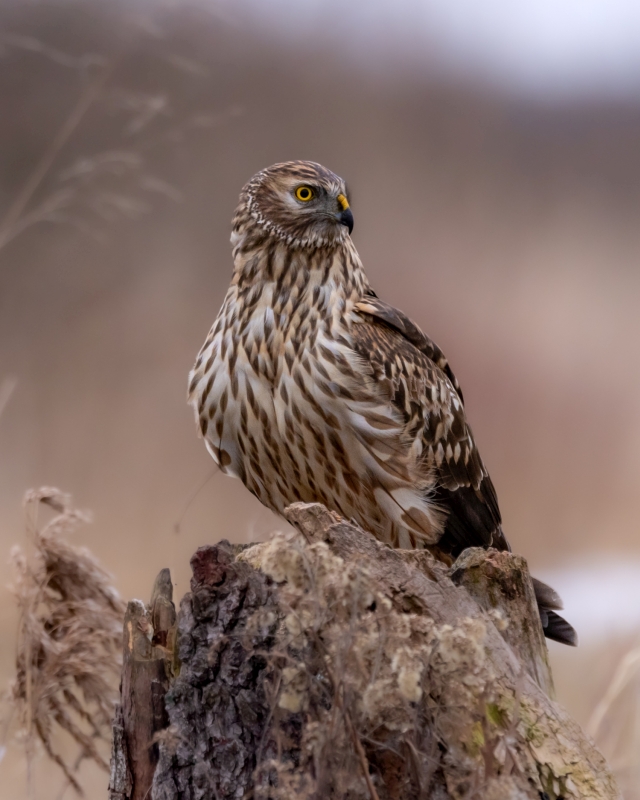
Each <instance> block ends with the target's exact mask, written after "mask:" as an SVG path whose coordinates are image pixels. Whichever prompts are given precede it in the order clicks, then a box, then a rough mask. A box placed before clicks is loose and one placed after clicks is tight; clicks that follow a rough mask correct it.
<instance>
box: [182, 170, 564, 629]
mask: <svg viewBox="0 0 640 800" xmlns="http://www.w3.org/2000/svg"><path fill="white" fill-rule="evenodd" d="M352 229H353V214H352V211H351V208H350V205H349V198H348V192H347V188H346V185H345V183H344V181H343V180H342V179H341V178H339V177H338V176H337V175H335V174H334V173H333V172H331V171H329V170H328V169H326V168H325V167H323V166H321V165H320V164H316V163H314V162H310V161H291V162H287V163H284V164H276V165H274V166H272V167H269V168H267V169H265V170H262V171H261V172H259V173H258V174H257V175H255V176H254V177H253V178H252V179H251V180H250V181H249V182H248V183H247V184H246V186H245V187H244V188H243V190H242V192H241V194H240V203H239V205H238V207H237V210H236V213H235V216H234V218H233V232H232V234H231V243H232V247H233V260H234V270H233V278H232V281H231V285H230V287H229V289H228V291H227V294H226V297H225V299H224V303H223V304H222V308H221V309H220V313H219V314H218V317H217V319H216V320H215V322H214V324H213V327H212V328H211V331H210V332H209V335H208V336H207V339H206V341H205V343H204V345H203V346H202V349H201V350H200V353H199V354H198V358H197V360H196V363H195V366H194V368H193V370H192V372H191V374H190V376H189V402H190V403H191V405H192V406H193V408H194V411H195V415H196V420H197V424H198V426H199V429H200V431H201V433H202V436H203V437H204V441H205V444H206V446H207V449H208V451H209V453H210V454H211V456H212V457H213V459H214V460H215V462H216V463H217V464H218V465H219V467H220V469H221V470H222V471H223V472H225V473H226V474H228V475H232V476H235V477H238V478H240V480H242V482H243V483H244V484H245V486H246V487H247V488H248V489H249V491H250V492H252V493H253V494H254V495H255V496H256V497H257V498H258V499H259V500H260V501H261V502H262V503H264V505H266V506H268V507H269V508H270V509H272V510H273V511H275V512H276V513H277V514H282V513H283V511H284V509H285V508H286V507H287V506H288V505H290V504H291V503H294V502H296V501H303V502H306V503H312V502H319V503H323V504H324V505H325V506H326V507H327V508H329V509H331V510H333V511H336V512H337V513H338V514H340V515H341V516H342V517H344V518H346V519H349V520H354V521H356V522H357V523H358V524H359V525H360V526H361V527H362V528H364V529H365V530H367V531H370V532H371V533H372V534H373V535H374V536H376V537H377V538H378V539H379V540H380V541H382V542H386V543H387V544H389V545H391V546H392V547H401V548H427V549H429V550H430V551H431V552H432V553H434V554H435V555H436V556H437V557H438V558H440V559H442V560H444V561H446V562H448V563H452V561H453V560H454V559H455V558H456V557H457V556H458V555H459V554H460V553H461V552H462V551H463V550H464V549H465V548H467V547H473V546H479V547H495V548H497V549H499V550H508V549H509V544H508V542H507V540H506V538H505V535H504V533H503V531H502V523H501V517H500V510H499V508H498V500H497V497H496V492H495V489H494V487H493V483H492V482H491V478H490V477H489V473H488V472H487V470H486V468H485V466H484V464H483V462H482V459H481V458H480V453H479V452H478V448H477V446H476V443H475V440H474V438H473V434H472V433H471V429H470V427H469V424H468V423H467V417H466V412H465V407H464V400H463V396H462V391H461V390H460V386H459V384H458V381H457V379H456V377H455V375H454V374H453V371H452V370H451V367H450V366H449V363H448V362H447V359H446V358H445V356H444V354H443V353H442V351H441V350H440V348H439V347H438V346H437V345H436V344H435V343H434V342H433V341H431V339H429V337H428V336H426V335H425V334H424V333H423V332H422V331H421V330H420V328H419V327H418V326H417V325H416V324H415V323H414V322H412V321H411V320H410V319H409V318H408V317H407V316H405V315H404V314H403V313H402V312H401V311H398V310H397V309H395V308H393V307H392V306H390V305H389V304H388V303H385V302H384V300H381V299H380V298H378V297H377V295H376V294H375V292H374V291H373V289H372V288H371V286H370V284H369V281H368V279H367V276H366V274H365V272H364V269H363V267H362V263H361V261H360V257H359V256H358V253H357V251H356V248H355V246H354V244H353V242H352V240H351V231H352ZM534 586H535V590H536V597H537V599H538V605H539V608H540V615H541V620H542V624H543V628H544V631H545V634H546V635H547V636H548V637H549V638H553V639H556V640H558V641H563V642H566V643H568V644H575V643H576V634H575V631H574V630H573V628H572V627H571V626H570V625H569V624H568V623H567V622H566V621H565V620H564V619H563V618H562V617H560V616H559V615H558V614H557V613H556V610H557V609H558V608H560V607H561V603H560V602H559V598H558V596H557V595H556V594H555V592H554V591H553V590H552V589H550V588H549V587H547V586H545V584H542V583H540V582H535V584H534Z"/></svg>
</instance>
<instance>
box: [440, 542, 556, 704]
mask: <svg viewBox="0 0 640 800" xmlns="http://www.w3.org/2000/svg"><path fill="white" fill-rule="evenodd" d="M450 575H451V580H452V581H453V582H454V583H455V584H456V586H462V587H464V588H465V589H466V590H467V592H469V594H470V595H471V597H473V599H474V600H475V601H476V603H478V605H479V606H480V608H482V609H484V610H485V611H493V612H498V614H499V615H500V617H501V618H502V620H503V624H500V623H499V620H496V621H497V622H498V625H497V627H498V630H499V631H500V633H501V634H502V637H503V638H504V640H505V641H506V642H507V644H508V645H509V646H510V647H511V649H512V650H513V651H514V652H515V653H516V654H517V656H518V658H519V659H520V661H521V662H522V664H523V666H524V667H525V669H526V670H527V672H528V673H529V675H531V677H532V678H533V679H534V680H535V681H536V683H537V684H538V686H539V687H540V688H541V689H542V690H543V691H545V692H546V693H547V694H548V695H549V697H552V698H553V696H554V688H553V677H552V675H551V667H550V665H549V653H548V650H547V643H546V641H545V638H544V633H543V631H542V625H541V624H540V617H539V614H538V604H537V602H536V597H535V593H534V590H533V584H532V582H531V576H530V575H529V569H528V567H527V562H526V560H525V559H524V558H523V557H522V556H518V555H514V554H513V553H506V552H504V551H498V550H483V549H482V548H480V547H470V548H469V549H467V550H465V551H464V552H463V553H462V554H461V555H460V557H459V558H458V560H457V561H456V562H455V564H453V566H452V567H451V571H450Z"/></svg>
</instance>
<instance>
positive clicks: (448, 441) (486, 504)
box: [353, 296, 509, 557]
mask: <svg viewBox="0 0 640 800" xmlns="http://www.w3.org/2000/svg"><path fill="white" fill-rule="evenodd" d="M356 311H357V312H358V315H359V318H360V320H361V322H362V324H359V325H355V326H354V334H353V335H354V346H355V349H356V351H357V352H358V354H359V355H360V356H361V357H362V358H363V359H365V360H366V361H368V363H369V364H370V366H371V369H372V372H373V377H374V379H375V381H376V383H378V384H379V385H381V386H382V387H383V389H384V390H386V392H387V394H388V397H389V399H390V401H391V403H392V404H393V406H394V407H395V410H396V411H397V412H400V414H401V415H402V418H403V419H404V423H405V435H406V437H407V441H411V440H412V439H413V438H418V439H419V440H420V443H421V446H422V460H423V466H424V469H425V470H426V471H429V472H431V474H432V475H433V477H434V479H435V487H434V489H433V491H432V493H431V500H432V501H433V502H434V503H435V504H436V505H437V506H438V507H439V508H440V509H441V510H442V511H443V512H444V514H445V515H446V521H445V526H444V530H443V532H442V536H441V538H440V541H439V543H438V546H439V547H440V549H442V550H443V551H445V552H447V553H450V554H451V555H452V556H453V557H455V556H457V555H458V554H459V553H460V552H461V551H462V550H464V549H465V548H466V547H473V546H482V547H489V546H493V547H497V548H499V549H508V548H509V545H508V543H507V541H506V539H505V537H504V534H503V532H502V528H501V523H502V520H501V516H500V509H499V507H498V499H497V496H496V492H495V489H494V486H493V483H492V482H491V478H490V477H489V474H488V472H487V470H486V468H485V466H484V464H483V462H482V459H481V457H480V453H479V452H478V448H477V447H476V444H475V441H474V439H473V435H472V433H471V429H470V427H469V425H468V422H467V419H466V415H465V410H464V405H463V399H462V392H461V390H460V386H459V384H458V381H457V380H456V377H455V375H454V374H453V371H452V370H451V368H450V366H449V364H448V362H447V360H446V358H445V356H444V354H443V353H442V351H441V350H440V348H439V347H438V346H437V345H436V344H435V343H434V342H433V341H431V339H429V337H427V336H426V335H425V334H424V333H423V332H422V331H421V330H420V329H419V328H418V326H417V325H416V324H415V323H414V322H412V321H411V320H410V319H409V318H408V317H407V316H406V315H404V314H403V313H402V312H401V311H398V310H397V309H395V308H393V307H392V306H390V305H388V304H387V303H384V302H383V301H381V300H379V299H378V298H377V297H370V296H367V297H366V298H363V300H362V301H361V302H360V303H358V304H357V306H356Z"/></svg>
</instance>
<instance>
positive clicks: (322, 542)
mask: <svg viewBox="0 0 640 800" xmlns="http://www.w3.org/2000/svg"><path fill="white" fill-rule="evenodd" d="M288 518H289V521H290V522H291V523H292V524H293V525H294V526H295V527H296V528H297V529H298V531H299V532H300V533H298V534H295V535H294V534H291V535H284V534H279V535H276V536H275V537H274V538H273V539H272V540H271V541H270V542H267V543H262V544H258V545H254V546H251V547H249V548H245V549H241V548H237V547H233V546H231V545H229V544H228V543H227V542H221V543H220V544H218V545H216V546H211V547H204V548H200V550H198V552H197V553H196V554H195V556H194V557H193V559H192V562H191V564H192V568H193V579H192V582H191V592H190V593H189V594H187V595H186V596H185V597H184V598H183V600H182V603H181V608H180V614H179V620H178V630H179V646H178V656H179V662H180V666H179V674H177V676H175V677H174V678H173V680H172V681H171V685H170V688H169V690H168V692H167V694H166V697H165V706H166V711H167V714H168V720H169V723H170V724H169V727H168V728H167V730H166V731H165V732H164V733H163V734H162V737H161V740H160V742H159V761H158V764H157V767H156V768H155V774H154V778H153V789H152V794H151V796H152V797H153V798H155V800H214V799H215V800H231V798H238V799H239V798H255V800H260V799H261V798H273V799H274V800H276V799H278V800H289V798H291V799H292V798H303V799H306V798H308V799H309V800H311V798H313V799H314V800H316V798H317V799H318V800H319V799H320V798H335V799H336V800H338V798H345V800H346V799H347V798H348V800H359V799H360V798H362V799H363V800H365V799H366V800H400V798H403V800H407V799H408V798H416V799H418V798H419V799H420V800H426V799H427V798H433V800H446V799H447V798H459V800H462V799H463V798H464V799H465V800H467V799H468V800H471V798H483V799H486V800H500V799H501V798H503V799H504V800H507V798H508V799H509V800H525V798H526V799H528V798H534V799H535V800H547V799H548V800H560V798H564V800H569V798H572V799H573V798H575V799H576V800H577V799H578V798H580V799H581V800H587V799H588V798H592V799H593V800H595V799H596V798H597V799H598V800H605V798H606V800H610V799H611V800H612V799H613V798H618V797H619V794H618V791H617V789H616V787H615V783H614V780H613V778H612V777H611V774H610V772H609V770H608V768H607V765H606V764H605V762H604V760H603V758H602V756H601V755H600V754H599V753H598V752H597V750H596V749H595V747H594V746H593V744H592V743H591V742H590V741H589V740H588V738H587V737H586V736H585V735H584V733H583V732H582V731H581V729H580V728H579V726H578V725H577V724H576V723H575V722H574V721H573V720H571V718H570V717H569V716H568V715H567V714H566V713H565V712H564V711H563V710H562V709H561V708H560V707H559V706H558V705H557V704H555V703H554V702H553V700H551V699H550V697H549V693H548V692H549V691H550V690H551V687H552V684H551V675H550V671H549V668H548V660H547V654H546V645H545V642H544V638H543V636H542V631H541V628H540V623H539V619H538V615H537V609H536V607H535V599H534V595H533V590H532V588H531V582H530V578H529V575H528V571H527V567H526V563H525V562H524V560H523V559H522V558H519V557H517V556H513V555H511V554H508V553H496V552H495V551H488V552H487V551H468V552H467V553H465V554H463V556H461V558H460V559H459V560H458V561H457V562H456V563H455V564H454V565H453V567H451V569H448V568H447V567H445V566H444V565H443V564H441V563H439V562H437V561H435V560H434V559H433V558H432V556H431V555H430V554H429V553H427V552H424V551H420V552H418V551H401V550H391V549H389V548H388V547H385V546H384V545H381V544H380V543H379V542H377V541H376V540H375V539H374V538H373V537H372V536H371V535H370V534H368V533H366V532H365V531H362V530H360V529H359V528H357V527H356V526H354V525H351V524H348V523H346V522H344V521H343V520H340V519H339V518H338V517H336V516H335V515H333V514H331V513H330V512H328V511H327V510H326V509H325V508H324V507H322V506H319V505H303V504H296V505H294V506H292V507H291V508H290V509H289V510H288ZM147 618H148V615H147ZM125 629H126V623H125ZM125 638H126V637H125ZM125 644H126V642H125ZM174 671H175V670H174ZM126 685H127V684H126V682H125V681H124V680H123V691H124V689H125V686H126ZM142 696H143V695H142V693H141V695H140V697H141V698H142ZM147 702H149V700H148V699H147ZM124 712H125V713H124V723H119V722H118V719H116V724H115V726H114V741H121V740H122V739H123V738H126V736H127V735H128V734H127V731H128V727H127V726H128V723H127V710H126V706H124ZM130 738H131V737H130ZM143 738H144V737H143ZM120 750H121V748H120ZM118 752H119V751H118V748H117V747H116V748H115V750H114V760H113V763H112V771H113V772H115V773H117V774H119V775H120V776H121V780H120V784H122V785H123V786H125V790H119V791H120V794H115V793H114V790H113V789H112V795H111V797H112V800H125V799H126V800H129V797H138V796H139V795H137V794H131V795H128V794H126V781H127V773H126V770H124V769H123V766H122V765H123V763H128V764H131V763H132V758H131V755H130V754H129V756H128V761H126V762H123V759H122V757H120V759H119V760H118ZM132 774H133V773H132ZM131 780H132V782H133V790H132V791H133V792H135V791H136V787H135V781H136V777H135V775H133V777H132V778H131ZM145 780H146V773H145ZM112 783H113V782H112Z"/></svg>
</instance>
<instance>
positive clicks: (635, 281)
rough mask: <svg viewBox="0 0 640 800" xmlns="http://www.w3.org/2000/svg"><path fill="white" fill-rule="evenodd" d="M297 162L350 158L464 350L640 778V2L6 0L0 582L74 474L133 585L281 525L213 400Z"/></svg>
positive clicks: (46, 799)
mask: <svg viewBox="0 0 640 800" xmlns="http://www.w3.org/2000/svg"><path fill="white" fill-rule="evenodd" d="M298 158H302V159H312V160H315V161H319V162H321V163H323V164H325V165H326V166H328V167H330V168H331V169H332V170H334V171H335V172H337V173H338V174H340V175H342V176H343V177H345V178H346V179H347V181H348V182H349V185H350V190H351V194H352V197H353V203H352V207H353V210H354V215H355V221H356V225H355V231H354V239H355V242H356V245H357V247H358V249H359V251H360V254H361V256H362V258H363V261H364V264H365V267H366V269H367V272H368V274H369V276H370V279H371V282H372V284H373V286H374V288H375V290H376V291H377V293H378V294H379V295H380V296H381V297H383V298H384V299H385V300H387V301H388V302H390V303H392V304H394V305H396V306H398V307H399V308H402V309H403V310H404V311H405V312H406V313H408V314H409V315H410V316H411V317H412V318H413V319H414V320H415V321H416V322H417V323H418V324H419V325H420V326H421V327H422V328H424V330H425V331H426V332H428V334H429V335H430V336H431V337H432V338H433V339H434V340H435V341H436V342H438V344H439V345H440V346H441V347H442V348H443V350H444V351H445V353H446V354H447V356H448V358H449V360H450V362H451V363H452V365H453V368H454V370H455V372H456V375H457V376H458V378H459V379H460V381H461V384H462V386H463V389H464V392H465V398H466V406H467V410H468V415H469V417H470V420H471V424H472V426H473V429H474V432H475V436H476V439H477V441H478V443H479V446H480V449H481V452H482V454H483V457H484V460H485V462H486V464H487V466H488V468H489V470H490V472H491V474H492V477H493V480H494V483H495V485H496V487H497V491H498V496H499V499H500V504H501V508H502V512H503V517H504V523H505V530H506V532H507V535H508V537H509V539H510V541H511V543H512V545H513V548H514V550H516V551H517V552H520V553H522V554H524V555H525V556H526V557H527V559H528V560H529V564H530V566H531V568H532V571H533V572H534V573H535V574H536V575H538V576H539V577H541V578H543V579H546V580H548V581H549V582H551V583H552V584H553V586H554V587H555V588H556V589H557V590H558V591H559V592H560V594H561V595H562V596H563V597H564V599H565V607H566V616H567V618H568V619H570V620H571V622H572V623H573V624H574V625H575V627H576V628H577V629H578V631H579V634H580V637H581V646H580V647H579V648H578V649H575V650H574V649H571V650H570V649H568V648H564V649H563V648H561V647H560V646H554V644H553V643H551V647H550V649H551V655H552V659H553V665H554V672H555V679H556V685H557V694H558V699H559V701H560V702H561V703H562V704H563V705H565V706H566V707H567V708H568V710H569V711H570V712H571V713H572V714H573V715H574V716H575V717H576V718H577V719H578V720H579V721H580V722H581V723H582V724H583V725H587V724H588V723H589V720H590V719H591V718H592V716H593V714H594V711H595V710H596V709H597V707H598V703H600V702H601V701H602V700H603V698H605V705H606V707H607V709H608V711H607V714H606V716H605V720H604V722H603V723H602V725H601V726H600V728H599V729H598V731H596V733H597V738H598V740H599V742H600V744H601V746H602V747H603V749H604V750H605V751H606V752H607V755H608V756H609V757H610V758H611V760H612V762H613V763H614V766H615V767H616V769H617V771H618V775H619V779H620V782H621V785H622V786H623V787H624V789H625V792H626V794H625V797H626V798H627V800H633V798H637V797H640V793H639V790H638V788H637V787H638V786H640V756H639V755H638V753H640V734H639V732H638V731H639V730H640V721H639V720H640V717H639V715H638V706H637V698H638V696H639V695H640V681H639V678H638V673H637V671H636V669H635V667H634V664H636V663H637V661H634V655H633V648H634V647H635V646H637V645H638V644H640V635H639V634H640V536H639V527H640V520H639V517H638V497H639V490H640V356H639V354H638V348H639V345H640V268H639V267H640V224H639V223H640V219H639V208H640V6H639V5H638V4H634V3H631V2H624V0H617V2H612V1H611V0H609V1H608V2H607V1H606V0H522V2H519V3H510V2H507V0H483V2H481V3H479V2H477V0H394V2H389V1H388V0H387V1H386V2H383V0H376V2H373V1H372V0H369V1H368V2H364V0H362V2H355V0H352V2H350V3H345V2H341V3H338V2H335V0H324V1H323V2H320V0H318V1H317V2H313V1H312V0H298V1H297V2H293V0H263V2H261V1H260V0H253V2H250V0H233V2H232V1H231V0H227V1H226V2H225V1H224V0H220V2H215V0H201V1H200V2H196V1H195V0H194V1H193V2H178V1H177V0H176V1H175V2H159V1H158V2H153V1H152V0H148V1H147V2H142V1H140V2H114V0H108V2H107V0H102V2H101V1H100V0H93V2H91V1H90V0H85V1H84V2H82V1H81V0H75V1H72V0H69V2H61V1H60V0H48V1H46V2H45V1H43V2H29V3H24V2H19V1H16V2H8V0H1V2H0V584H2V585H4V584H6V583H7V582H8V581H9V579H10V570H9V567H8V566H7V565H6V561H7V558H8V553H9V550H10V548H11V546H12V545H14V544H21V543H23V542H24V534H23V517H22V497H23V494H24V492H25V490H26V489H27V488H29V487H37V486H40V485H43V484H44V485H54V486H58V487H60V488H61V489H63V490H65V491H67V492H69V493H71V494H72V495H73V497H74V500H75V502H76V504H77V505H78V506H79V507H80V508H83V509H90V510H91V511H92V512H93V516H94V522H93V524H92V525H90V526H86V527H84V528H83V529H82V530H81V531H80V532H79V533H78V534H77V535H76V537H75V541H76V542H78V543H81V544H84V545H86V546H87V547H89V548H90V549H91V550H92V551H93V552H94V553H95V554H96V555H97V556H98V557H99V558H100V559H101V561H102V563H103V564H104V565H105V566H106V567H107V568H108V569H109V570H110V572H111V573H112V574H113V575H114V581H115V584H116V586H117V587H118V589H119V591H120V593H121V594H122V595H123V596H124V597H125V598H131V597H143V598H147V596H148V595H149V593H150V590H151V586H152V583H153V579H154V577H155V575H156V574H157V572H158V570H159V569H160V568H161V567H164V566H169V567H171V570H172V574H173V576H174V581H175V583H176V595H177V596H178V597H180V596H181V595H182V594H183V593H184V592H185V591H186V590H187V589H188V580H189V569H188V559H189V557H190V555H191V554H192V553H193V551H194V550H195V548H196V547H197V546H199V545H201V544H204V543H209V542H215V541H217V540H219V539H221V538H229V539H232V540H235V541H254V540H256V539H260V538H264V537H265V536H267V535H268V534H269V532H270V531H273V530H274V529H276V528H279V527H282V523H281V522H280V521H278V520H277V519H276V518H275V517H273V516H272V515H271V514H270V512H268V511H267V510H265V509H264V508H262V507H261V506H260V505H259V504H258V502H257V501H256V500H255V499H254V498H253V497H252V496H251V495H249V493H248V492H246V490H245V489H244V488H243V487H242V485H241V484H240V483H239V482H234V481H232V480H230V479H228V478H225V477H224V476H221V475H219V474H215V471H214V469H213V467H212V462H211V460H210V458H209V457H208V455H207V454H206V452H205V449H204V446H203V444H202V442H201V441H199V440H198V438H197V435H196V430H195V424H194V421H193V419H192V415H191V412H190V410H189V409H188V408H187V406H186V401H185V396H186V376H187V373H188V371H189V369H190V367H191V365H192V363H193V361H194V358H195V355H196V353H197V351H198V349H199V347H200V345H201V343H202V341H203V340H204V338H205V336H206V334H207V331H208V329H209V327H210V325H211V323H212V321H213V319H214V317H215V315H216V313H217V311H218V308H219V306H220V304H221V302H222V298H223V294H224V292H225V289H226V287H227V285H228V282H229V280H230V275H231V256H230V247H229V242H228V240H229V234H230V219H231V215H232V213H233V210H234V208H235V205H236V201H237V197H238V193H239V191H240V189H241V187H242V185H243V184H244V183H245V182H246V181H247V180H248V179H249V178H250V177H251V176H252V175H253V174H254V173H255V172H256V171H258V170H259V169H261V168H263V167H265V166H267V165H269V164H272V163H274V162H277V161H283V160H289V159H298ZM1 597H2V601H1V602H0V635H1V637H2V642H3V645H2V648H1V649H0V680H2V682H3V683H4V682H6V681H7V680H9V678H10V676H11V673H12V669H13V658H14V654H13V639H14V634H15V626H16V612H15V610H14V608H13V605H12V601H11V598H10V596H9V594H8V593H7V592H4V591H3V593H2V595H1ZM630 652H631V653H632V655H631V656H630V657H628V658H627V660H626V661H624V657H625V655H626V654H628V653H630ZM616 675H617V677H616ZM614 678H615V679H616V680H617V681H618V685H619V687H620V688H621V691H620V693H619V694H618V695H616V691H615V686H614V690H613V691H612V690H611V681H612V680H614ZM607 687H609V688H610V691H609V694H608V695H607ZM616 698H617V699H616ZM592 725H593V719H592ZM2 755H4V759H3V760H2V761H1V762H0V785H1V786H2V787H3V789H2V790H1V792H0V793H1V794H2V796H3V797H7V798H9V797H11V798H16V800H17V799H18V798H22V797H24V796H26V794H25V792H26V790H25V768H24V763H23V760H22V759H21V758H20V757H19V751H18V750H17V749H16V748H15V747H14V748H11V747H10V748H9V750H8V751H7V752H6V753H5V752H4V750H0V757H2ZM38 770H39V771H36V779H35V795H34V796H36V797H38V798H42V800H50V799H51V800H54V799H55V798H58V797H61V796H62V795H61V794H60V792H61V791H63V786H64V781H63V779H62V776H61V775H59V774H58V773H57V772H55V770H52V769H50V768H49V767H46V766H45V765H44V764H43V765H41V766H39V767H38ZM86 780H87V781H88V783H87V785H88V786H91V787H92V789H91V791H90V792H89V796H91V797H96V798H98V797H106V778H105V776H104V775H102V774H95V775H94V774H93V773H92V772H90V771H89V772H88V773H87V776H86ZM69 794H71V792H69Z"/></svg>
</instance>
